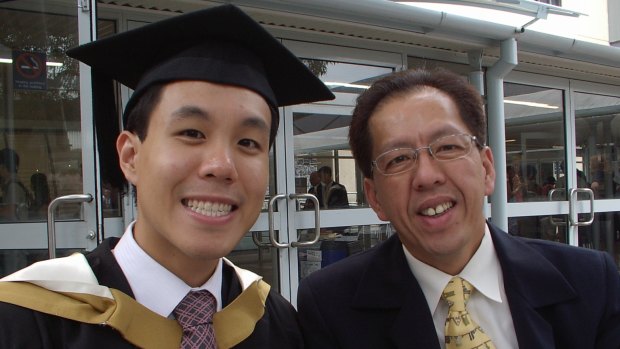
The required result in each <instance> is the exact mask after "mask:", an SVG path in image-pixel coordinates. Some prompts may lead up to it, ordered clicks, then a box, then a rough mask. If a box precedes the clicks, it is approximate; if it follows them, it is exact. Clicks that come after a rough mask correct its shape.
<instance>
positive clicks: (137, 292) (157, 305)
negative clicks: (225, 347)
mask: <svg viewBox="0 0 620 349" xmlns="http://www.w3.org/2000/svg"><path fill="white" fill-rule="evenodd" d="M134 224H135V222H132V223H131V224H130V225H129V226H128V227H127V229H126V230H125V234H123V236H122V238H121V240H120V241H119V242H118V244H117V245H116V247H115V248H114V250H113V251H112V252H113V253H114V257H115V258H116V261H117V262H118V264H119V265H120V267H121V269H122V270H123V273H124V274H125V277H126V278H127V281H128V282H129V285H130V286H131V290H132V291H133V293H134V296H135V298H136V301H138V303H140V304H142V305H144V306H145V307H147V308H149V309H151V310H152V311H154V312H156V313H157V314H159V315H161V316H164V317H169V316H170V314H172V311H173V310H174V308H175V307H176V306H177V305H178V304H179V303H180V302H181V300H182V299H183V298H184V297H185V295H187V293H188V292H189V291H195V290H208V291H209V292H211V294H213V296H214V297H215V299H216V301H217V311H220V310H221V309H222V291H221V290H222V259H220V260H219V262H218V264H217V266H216V268H215V272H214V273H213V276H211V278H210V279H209V280H207V282H205V283H204V284H203V285H202V286H200V287H195V288H192V287H190V286H189V285H187V284H186V283H185V282H184V281H183V280H181V279H179V278H178V277H177V276H176V275H174V274H173V273H172V272H170V271H169V270H168V269H166V268H165V267H163V266H162V265H161V264H159V263H158V262H157V261H156V260H154V259H153V258H151V256H149V255H148V254H147V253H146V252H145V251H144V250H143V249H142V248H141V247H140V246H139V245H138V243H137V242H136V240H135V239H134V237H133V227H134Z"/></svg>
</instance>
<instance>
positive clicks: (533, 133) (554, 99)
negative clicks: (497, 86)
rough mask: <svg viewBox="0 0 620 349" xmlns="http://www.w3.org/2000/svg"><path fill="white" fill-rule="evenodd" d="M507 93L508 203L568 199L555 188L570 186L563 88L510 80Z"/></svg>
mask: <svg viewBox="0 0 620 349" xmlns="http://www.w3.org/2000/svg"><path fill="white" fill-rule="evenodd" d="M504 94H505V97H504V108H505V113H506V174H507V178H506V181H507V183H506V184H507V196H508V202H522V201H543V200H565V195H564V196H563V197H561V196H559V195H558V194H559V193H560V191H557V190H556V191H553V190H554V189H556V188H565V187H566V177H565V155H564V154H565V151H564V149H565V143H566V141H565V139H564V133H563V132H561V130H563V129H564V98H563V93H562V91H560V90H555V89H549V88H543V87H537V86H528V85H520V84H513V83H506V84H505V85H504ZM550 193H551V195H550ZM554 193H555V195H554Z"/></svg>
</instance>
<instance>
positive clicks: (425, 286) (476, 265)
mask: <svg viewBox="0 0 620 349" xmlns="http://www.w3.org/2000/svg"><path fill="white" fill-rule="evenodd" d="M403 251H404V252H405V258H406V259H407V264H408V265H409V268H410V269H411V272H412V273H413V275H414V276H415V278H416V279H417V280H418V283H419V284H420V287H421V288H422V292H423V293H424V296H425V297H426V301H427V303H428V308H429V309H430V310H431V313H434V312H435V310H436V308H437V305H438V304H439V300H440V299H441V293H442V292H443V289H444V287H445V286H446V284H447V283H448V281H450V279H451V278H452V275H450V274H446V273H444V272H442V271H441V270H439V269H436V268H434V267H431V266H430V265H428V264H425V263H423V262H421V261H420V260H418V259H417V258H415V257H414V256H413V255H412V254H411V253H409V251H408V250H407V249H406V248H405V245H403ZM459 276H461V277H462V278H464V279H465V280H467V281H469V282H470V283H471V284H472V285H473V286H474V287H475V288H476V289H477V290H478V291H479V292H480V293H481V294H482V295H484V296H485V297H487V298H489V299H491V300H493V301H495V302H498V303H501V302H502V297H501V294H500V282H502V275H501V268H500V265H499V259H498V258H497V255H496V253H495V247H494V246H493V240H492V239H491V233H490V231H489V227H488V226H487V225H486V224H485V229H484V236H483V237H482V241H481V243H480V247H478V250H477V251H476V253H475V254H474V255H473V257H472V258H471V259H470V260H469V262H468V263H467V265H466V266H465V268H464V269H463V271H462V272H461V273H460V274H459Z"/></svg>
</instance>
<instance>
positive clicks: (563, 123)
mask: <svg viewBox="0 0 620 349" xmlns="http://www.w3.org/2000/svg"><path fill="white" fill-rule="evenodd" d="M504 91H505V100H504V103H505V111H506V159H507V163H506V173H507V179H506V186H505V188H506V190H507V197H508V203H507V205H508V212H510V213H511V217H509V220H508V230H509V233H511V234H513V235H519V236H525V237H529V238H537V239H545V240H552V241H559V242H562V243H567V244H571V245H575V246H582V247H586V248H593V249H598V250H603V251H607V252H608V253H610V255H612V256H613V257H614V259H615V260H616V262H617V263H619V265H620V255H619V252H620V236H619V235H620V225H619V224H618V219H617V216H618V207H620V206H619V204H620V202H619V201H618V198H619V196H618V195H620V194H617V190H618V188H617V187H618V185H616V184H615V181H614V179H615V178H620V177H618V174H620V172H618V171H615V167H616V163H617V162H618V159H617V147H616V145H615V139H616V138H617V137H618V135H619V134H620V123H617V122H616V120H615V116H616V114H617V113H618V110H619V108H620V98H619V97H618V94H617V92H615V91H611V89H609V88H606V87H605V86H601V85H597V84H590V83H583V82H574V81H569V80H566V79H555V78H552V77H542V78H541V77H539V76H532V75H529V74H524V73H515V74H512V75H511V80H510V82H507V83H505V86H504ZM615 172H618V173H615ZM618 182H620V180H618Z"/></svg>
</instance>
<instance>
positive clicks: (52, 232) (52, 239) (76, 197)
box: [47, 194, 93, 259]
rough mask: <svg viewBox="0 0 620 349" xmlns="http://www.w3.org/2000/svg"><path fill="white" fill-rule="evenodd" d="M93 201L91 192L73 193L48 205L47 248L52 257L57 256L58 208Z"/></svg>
mask: <svg viewBox="0 0 620 349" xmlns="http://www.w3.org/2000/svg"><path fill="white" fill-rule="evenodd" d="M91 201H93V196H92V195H90V194H73V195H65V196H60V197H57V198H55V199H54V200H52V202H50V204H49V206H47V249H48V251H49V257H50V259H53V258H56V227H55V226H54V223H56V208H57V207H58V206H60V205H62V204H69V203H76V202H91Z"/></svg>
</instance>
